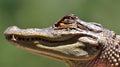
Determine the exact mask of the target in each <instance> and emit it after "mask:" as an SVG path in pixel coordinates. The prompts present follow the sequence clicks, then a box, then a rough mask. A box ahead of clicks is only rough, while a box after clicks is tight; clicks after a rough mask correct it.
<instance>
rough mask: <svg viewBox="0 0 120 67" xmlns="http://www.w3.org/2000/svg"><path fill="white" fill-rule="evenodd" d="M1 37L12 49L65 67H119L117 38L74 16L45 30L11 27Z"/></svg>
mask: <svg viewBox="0 0 120 67" xmlns="http://www.w3.org/2000/svg"><path fill="white" fill-rule="evenodd" d="M4 35H5V38H6V40H8V41H9V42H11V43H12V44H14V45H15V46H17V47H20V48H22V49H25V50H28V51H30V52H33V53H36V54H39V55H43V56H47V57H51V58H54V59H58V60H61V61H63V62H65V63H66V64H67V65H68V67H120V35H117V34H116V33H115V32H114V31H110V30H109V29H106V28H105V27H103V26H102V25H101V24H98V23H95V22H85V21H82V20H81V19H79V18H78V17H77V16H76V15H74V14H69V15H65V16H64V17H62V18H61V19H60V20H58V21H57V22H56V23H55V24H54V25H52V26H51V27H48V28H42V29H39V28H27V29H20V28H18V27H17V26H10V27H8V28H7V29H6V30H5V32H4Z"/></svg>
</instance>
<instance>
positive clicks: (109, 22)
mask: <svg viewBox="0 0 120 67" xmlns="http://www.w3.org/2000/svg"><path fill="white" fill-rule="evenodd" d="M119 6H120V0H50V1H48V0H0V67H66V66H65V64H64V63H62V62H59V61H56V60H53V59H50V58H46V57H43V56H38V55H34V54H31V53H29V52H27V51H24V50H21V49H19V48H16V47H15V46H12V45H11V44H10V43H8V42H7V41H6V40H5V38H4V36H3V32H4V30H5V29H6V28H7V27H9V26H13V25H16V26H18V27H20V28H30V27H37V28H43V27H48V26H50V25H52V24H54V23H55V22H56V21H57V20H58V19H60V18H61V17H62V16H64V15H66V14H70V13H74V14H76V15H77V16H79V18H81V19H82V20H84V21H94V22H98V23H100V24H102V25H104V26H105V27H106V28H109V29H110V30H114V31H115V32H117V33H120V28H119V27H120V19H119V18H120V7H119Z"/></svg>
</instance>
